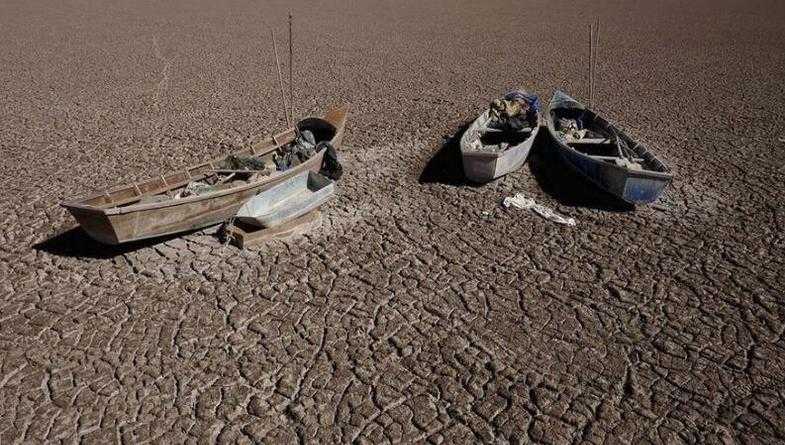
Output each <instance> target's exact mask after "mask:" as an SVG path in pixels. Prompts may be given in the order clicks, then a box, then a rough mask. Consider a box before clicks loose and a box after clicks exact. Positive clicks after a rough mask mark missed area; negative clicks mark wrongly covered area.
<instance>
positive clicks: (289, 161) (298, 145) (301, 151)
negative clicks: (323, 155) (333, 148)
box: [273, 130, 318, 171]
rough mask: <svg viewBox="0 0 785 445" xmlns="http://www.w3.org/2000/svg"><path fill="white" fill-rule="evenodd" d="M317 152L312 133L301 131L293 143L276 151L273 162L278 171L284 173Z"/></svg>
mask: <svg viewBox="0 0 785 445" xmlns="http://www.w3.org/2000/svg"><path fill="white" fill-rule="evenodd" d="M317 151H318V150H316V142H315V139H314V136H313V133H311V132H310V131H308V130H303V131H301V132H300V134H299V135H298V136H297V138H296V139H295V140H294V141H292V142H291V143H289V144H286V145H285V146H283V147H280V148H279V149H278V150H277V151H276V153H275V154H274V155H273V162H274V163H275V168H276V169H277V170H278V171H285V170H288V169H290V168H292V167H295V166H297V165H300V164H301V163H303V162H305V161H307V160H308V159H310V158H311V156H313V155H315V154H316V152H317Z"/></svg>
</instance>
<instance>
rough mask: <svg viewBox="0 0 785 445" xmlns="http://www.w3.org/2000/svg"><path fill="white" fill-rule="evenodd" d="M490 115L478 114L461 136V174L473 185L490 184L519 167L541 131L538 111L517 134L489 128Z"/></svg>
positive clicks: (488, 113)
mask: <svg viewBox="0 0 785 445" xmlns="http://www.w3.org/2000/svg"><path fill="white" fill-rule="evenodd" d="M490 113H491V110H490V109H487V110H485V111H484V112H483V113H482V114H480V116H479V117H478V118H477V119H476V120H475V121H474V122H473V123H472V124H471V126H469V128H468V129H466V132H465V133H464V134H463V136H462V137H461V158H462V160H463V171H464V174H465V175H466V178H467V179H469V180H470V181H472V182H479V183H484V182H489V181H492V180H494V179H496V178H498V177H500V176H504V175H506V174H507V173H510V172H513V171H515V170H517V169H519V168H521V166H522V165H523V163H524V162H526V158H527V157H528V156H529V151H531V148H532V145H533V144H534V141H535V140H536V139H537V134H538V133H539V131H540V123H541V115H540V113H539V110H537V112H536V117H532V118H531V119H530V120H531V122H528V124H529V127H528V128H522V129H521V130H518V131H511V130H507V131H505V130H499V129H495V128H492V127H491V126H489V124H490V123H491V117H490Z"/></svg>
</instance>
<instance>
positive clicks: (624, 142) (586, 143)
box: [551, 108, 667, 172]
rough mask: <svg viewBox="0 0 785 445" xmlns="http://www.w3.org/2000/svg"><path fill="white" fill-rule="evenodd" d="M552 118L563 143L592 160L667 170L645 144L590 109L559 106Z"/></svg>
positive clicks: (632, 167)
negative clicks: (637, 141) (630, 136)
mask: <svg viewBox="0 0 785 445" xmlns="http://www.w3.org/2000/svg"><path fill="white" fill-rule="evenodd" d="M551 119H552V122H553V125H554V129H555V130H556V131H557V132H558V133H559V134H560V136H562V141H563V142H564V143H566V144H567V145H568V146H569V147H570V148H572V149H573V150H575V151H577V152H579V153H582V154H584V155H586V156H588V157H590V158H592V159H596V160H598V161H603V162H606V163H609V164H614V165H617V166H619V167H624V168H627V169H629V170H645V171H655V172H665V171H667V170H666V168H665V166H664V165H663V164H662V163H661V162H660V161H659V160H657V159H656V158H655V157H654V156H653V155H652V154H651V153H650V152H649V151H648V150H647V149H646V148H645V147H644V146H642V145H640V144H638V143H636V142H634V141H633V140H631V139H630V138H629V137H628V136H627V135H626V134H624V133H622V132H621V131H618V130H617V129H616V128H615V127H614V126H613V125H612V124H610V123H609V122H608V121H606V120H605V119H603V118H602V117H600V116H597V115H596V114H595V113H593V112H591V111H590V110H579V109H572V108H569V109H568V108H557V109H555V110H551ZM565 124H567V125H565Z"/></svg>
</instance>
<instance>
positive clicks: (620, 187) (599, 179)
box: [551, 134, 673, 204]
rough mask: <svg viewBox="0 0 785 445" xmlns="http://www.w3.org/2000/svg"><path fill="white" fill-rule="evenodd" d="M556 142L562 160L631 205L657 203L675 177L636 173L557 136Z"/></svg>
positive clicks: (554, 138) (642, 172) (643, 172)
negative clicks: (571, 145)
mask: <svg viewBox="0 0 785 445" xmlns="http://www.w3.org/2000/svg"><path fill="white" fill-rule="evenodd" d="M551 138H552V139H553V140H554V141H555V144H556V147H557V150H558V152H559V156H560V158H561V159H562V161H563V162H564V163H565V164H567V165H568V166H569V167H571V168H572V169H573V170H574V171H575V172H577V173H579V174H580V175H581V176H583V177H584V178H586V179H588V180H589V181H590V182H592V183H593V184H595V185H596V186H598V187H599V188H601V189H603V190H605V191H607V192H608V193H610V194H611V195H613V196H615V197H616V198H618V199H621V200H622V201H624V202H627V203H629V204H650V203H652V202H654V201H656V200H657V199H658V198H659V197H660V195H661V194H662V192H663V191H664V190H665V188H666V187H667V186H668V184H670V183H671V181H672V180H673V177H672V176H671V175H669V174H662V173H659V172H649V171H635V170H629V169H625V168H621V167H618V166H615V165H613V164H609V163H607V162H603V161H598V160H595V159H592V158H590V157H588V156H585V155H583V154H581V153H578V152H577V151H575V150H573V149H572V148H570V147H569V146H567V145H565V144H563V143H562V142H561V141H560V140H559V137H558V136H557V135H555V134H552V135H551Z"/></svg>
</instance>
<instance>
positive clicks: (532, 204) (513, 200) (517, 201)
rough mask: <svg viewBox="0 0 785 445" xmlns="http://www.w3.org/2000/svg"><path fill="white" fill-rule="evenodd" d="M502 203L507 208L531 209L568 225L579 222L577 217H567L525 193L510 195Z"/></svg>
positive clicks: (549, 218) (551, 219) (548, 218)
mask: <svg viewBox="0 0 785 445" xmlns="http://www.w3.org/2000/svg"><path fill="white" fill-rule="evenodd" d="M502 205H503V206H504V208H505V209H509V208H510V207H515V208H518V209H522V210H531V211H533V212H535V213H537V214H538V215H540V216H542V217H543V218H545V219H547V220H549V221H553V222H555V223H558V224H565V225H568V226H574V225H576V224H577V223H576V222H575V218H567V217H564V216H562V215H559V214H558V213H556V212H555V211H554V210H553V209H551V208H549V207H545V206H544V205H542V204H537V202H536V201H534V199H532V198H527V197H526V196H524V195H523V193H518V194H516V195H515V196H508V197H506V198H504V201H502Z"/></svg>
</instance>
